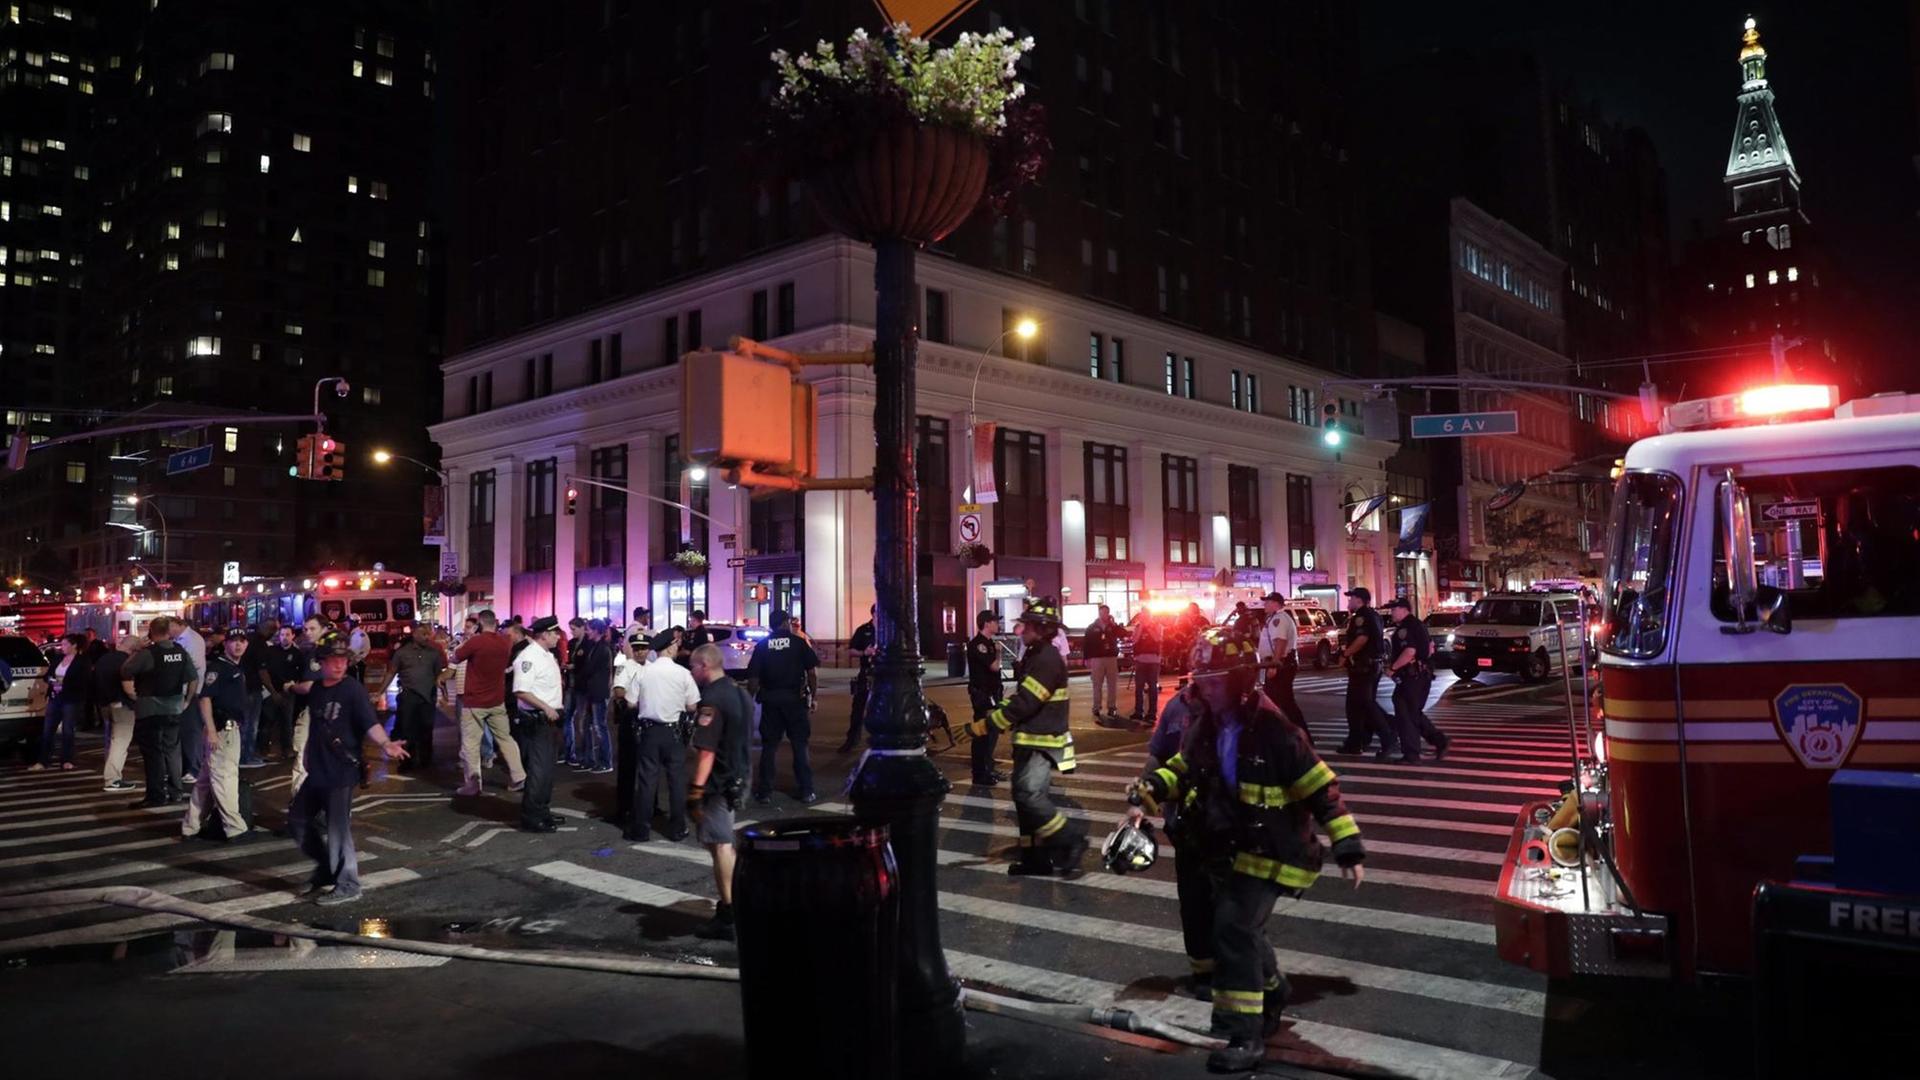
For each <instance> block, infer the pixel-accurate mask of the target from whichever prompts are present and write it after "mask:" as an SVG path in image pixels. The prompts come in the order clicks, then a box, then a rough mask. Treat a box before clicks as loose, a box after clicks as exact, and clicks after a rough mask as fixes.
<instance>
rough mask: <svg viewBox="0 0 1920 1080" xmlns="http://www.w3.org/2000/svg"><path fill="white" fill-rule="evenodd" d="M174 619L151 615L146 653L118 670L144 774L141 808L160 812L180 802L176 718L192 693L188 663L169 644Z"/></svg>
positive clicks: (190, 662) (190, 661) (176, 622)
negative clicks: (158, 808) (129, 703)
mask: <svg viewBox="0 0 1920 1080" xmlns="http://www.w3.org/2000/svg"><path fill="white" fill-rule="evenodd" d="M179 625H180V621H179V620H178V619H171V618H168V617H167V616H165V615H156V616H154V619H153V621H152V622H150V623H148V624H147V641H148V642H149V644H148V645H147V647H146V648H144V649H142V650H140V651H139V652H137V653H134V654H133V655H132V656H130V657H128V658H127V662H126V664H125V665H124V666H123V667H121V669H120V692H121V693H122V694H123V695H125V696H126V697H128V698H131V699H132V700H133V708H134V721H133V738H134V741H135V742H136V743H138V744H139V745H140V756H141V757H142V758H143V759H145V762H146V770H147V792H146V798H145V799H143V800H142V801H141V805H142V806H165V805H167V804H168V803H173V802H178V801H179V800H180V799H181V798H183V797H184V794H185V793H184V792H182V791H181V790H180V788H181V774H180V717H181V715H182V714H183V713H184V712H185V711H186V703H187V700H188V697H189V695H190V694H191V692H192V689H193V683H194V670H193V659H192V658H191V657H190V656H188V655H187V651H186V650H185V649H183V648H181V647H180V646H179V645H177V644H175V643H174V641H173V634H174V630H175V629H176V628H177V627H178V626H179Z"/></svg>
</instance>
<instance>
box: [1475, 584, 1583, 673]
mask: <svg viewBox="0 0 1920 1080" xmlns="http://www.w3.org/2000/svg"><path fill="white" fill-rule="evenodd" d="M1578 605H1579V599H1578V597H1577V596H1576V595H1575V594H1573V593H1537V592H1536V593H1496V594H1494V595H1492V596H1488V597H1486V598H1484V599H1482V600H1481V601H1480V602H1479V603H1477V604H1475V605H1473V610H1471V611H1469V612H1467V615H1466V618H1464V619H1462V620H1461V621H1460V625H1459V626H1457V627H1455V628H1454V631H1453V634H1452V638H1453V648H1452V658H1451V659H1452V667H1453V670H1454V673H1455V674H1457V675H1459V676H1460V677H1461V678H1463V679H1468V680H1471V679H1472V678H1473V677H1474V676H1475V675H1477V674H1479V673H1480V672H1483V671H1500V672H1506V673H1508V674H1514V675H1519V676H1520V677H1521V678H1523V679H1525V680H1527V681H1528V682H1538V681H1540V680H1541V679H1544V678H1546V677H1548V676H1549V675H1552V674H1554V673H1555V672H1556V671H1557V670H1559V668H1558V665H1559V663H1560V656H1561V653H1562V651H1563V650H1564V652H1565V653H1566V656H1567V659H1568V661H1569V662H1570V663H1572V664H1575V665H1577V664H1579V663H1580V662H1581V657H1582V653H1583V650H1584V648H1585V645H1586V637H1585V635H1584V634H1583V633H1581V630H1582V627H1581V626H1580V617H1579V615H1578V610H1579V606H1578Z"/></svg>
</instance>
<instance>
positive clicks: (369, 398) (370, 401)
mask: <svg viewBox="0 0 1920 1080" xmlns="http://www.w3.org/2000/svg"><path fill="white" fill-rule="evenodd" d="M360 404H362V405H378V404H380V388H379V387H377V386H363V387H361V388H360Z"/></svg>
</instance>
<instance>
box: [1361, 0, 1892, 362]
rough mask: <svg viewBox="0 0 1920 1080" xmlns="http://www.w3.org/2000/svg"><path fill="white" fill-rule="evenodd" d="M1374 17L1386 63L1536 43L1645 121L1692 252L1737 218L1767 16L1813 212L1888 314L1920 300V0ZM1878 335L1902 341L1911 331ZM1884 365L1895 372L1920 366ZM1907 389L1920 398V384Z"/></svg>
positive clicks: (1487, 8) (1386, 9)
mask: <svg viewBox="0 0 1920 1080" xmlns="http://www.w3.org/2000/svg"><path fill="white" fill-rule="evenodd" d="M1367 11H1368V12H1369V16H1370V21H1371V25H1370V26H1369V28H1368V31H1367V35H1366V36H1367V38H1368V39H1369V45H1370V49H1371V51H1372V55H1373V57H1374V58H1375V59H1376V62H1377V63H1378V64H1380V65H1381V66H1387V65H1391V64H1392V63H1394V62H1395V61H1396V60H1398V59H1399V58H1401V57H1403V56H1406V55H1408V54H1409V53H1413V52H1417V51H1420V50H1423V49H1430V48H1468V49H1472V48H1486V47H1496V48H1498V47H1508V48H1519V49H1526V50H1529V51H1531V52H1533V53H1534V54H1535V55H1536V56H1538V57H1540V58H1541V60H1542V62H1543V64H1544V66H1545V68H1546V70H1547V71H1548V72H1549V73H1550V77H1552V78H1555V79H1563V80H1565V81H1566V82H1567V83H1569V84H1570V85H1572V86H1573V87H1574V88H1575V89H1576V90H1577V92H1578V93H1579V95H1580V96H1582V97H1585V98H1587V99H1589V100H1591V101H1593V102H1595V103H1596V104H1598V105H1599V106H1600V107H1601V110H1602V112H1603V113H1604V114H1605V115H1608V116H1610V117H1612V118H1613V119H1615V120H1617V121H1619V122H1622V123H1625V124H1628V125H1634V126H1639V127H1642V128H1645V129H1646V131H1647V133H1648V134H1649V135H1650V136H1651V137H1652V139H1653V142H1654V145H1655V146H1656V147H1657V148H1658V150H1659V154H1660V162H1661V165H1662V167H1663V168H1664V170H1665V172H1666V178H1667V197H1668V200H1669V203H1670V206H1671V209H1672V222H1671V230H1672V235H1673V239H1674V243H1675V246H1676V248H1678V247H1681V246H1683V245H1684V244H1685V242H1686V241H1687V239H1689V238H1690V237H1692V236H1693V235H1694V230H1695V222H1696V221H1697V222H1699V223H1700V225H1701V226H1703V227H1704V228H1705V229H1706V230H1707V231H1708V232H1712V231H1713V230H1714V229H1715V228H1716V227H1717V225H1718V223H1719V219H1720V218H1721V217H1722V215H1723V214H1724V205H1725V204H1724V197H1723V195H1722V189H1721V186H1720V177H1721V174H1722V172H1723V171H1724V169H1725V167H1726V158H1727V147H1728V144H1729V142H1730V140H1731V139H1732V135H1733V122H1734V106H1735V101H1734V99H1735V97H1736V95H1737V94H1738V93H1739V89H1740V69H1739V64H1738V56H1739V51H1740V31H1741V23H1742V22H1743V20H1745V18H1746V17H1747V16H1748V15H1749V14H1751V15H1753V16H1754V18H1756V19H1757V20H1759V24H1760V33H1761V42H1762V44H1764V45H1765V46H1766V47H1767V53H1768V57H1767V78H1768V81H1769V82H1770V83H1771V84H1772V87H1773V91H1774V95H1775V99H1776V105H1777V110H1778V113H1779V116H1780V123H1781V126H1782V128H1783V129H1784V130H1785V132H1786V138H1787V145H1788V148H1789V149H1791V150H1792V151H1793V157H1794V164H1795V165H1796V166H1797V167H1798V169H1799V172H1800V180H1801V186H1802V192H1803V195H1804V196H1805V206H1806V210H1807V214H1808V216H1809V218H1811V219H1812V221H1813V224H1814V225H1815V226H1816V227H1817V228H1818V229H1819V230H1820V231H1821V232H1822V233H1824V234H1825V235H1826V237H1827V240H1828V243H1829V245H1830V247H1831V249H1832V250H1833V252H1834V254H1835V255H1836V256H1837V257H1838V258H1840V259H1841V260H1842V261H1843V262H1845V263H1847V264H1848V265H1849V266H1850V267H1851V268H1852V270H1851V272H1850V273H1849V277H1850V278H1851V279H1852V284H1853V285H1854V286H1855V287H1856V288H1857V289H1859V290H1860V292H1861V294H1862V295H1863V298H1864V299H1866V300H1867V301H1868V303H1869V305H1870V306H1871V308H1872V309H1873V310H1874V311H1875V312H1876V314H1877V315H1878V316H1879V318H1880V319H1882V320H1884V321H1886V322H1887V323H1889V324H1892V323H1894V322H1895V321H1896V320H1897V319H1899V318H1901V317H1904V315H1905V313H1906V310H1907V309H1908V308H1910V307H1912V306H1913V304H1914V301H1915V300H1916V299H1920V174H1917V173H1916V168H1917V166H1920V162H1916V158H1915V155H1916V154H1917V153H1920V117H1916V98H1920V74H1917V73H1916V63H1917V62H1920V55H1917V53H1920V48H1917V47H1916V42H1917V41H1920V3H1915V2H1912V0H1908V2H1900V0H1861V2H1855V0H1847V2H1844V3H1812V2H1801V3H1781V2H1775V3H1772V4H1770V5H1756V6H1742V5H1739V4H1724V3H1710V2H1709V3H1703V2H1699V0H1668V2H1665V3H1653V2H1646V0H1623V2H1616V3H1596V4H1585V5H1583V4H1541V3H1512V2H1498V3H1496V2H1485V0H1461V2H1456V3H1446V4H1435V3H1425V4H1411V3H1397V2H1396V3H1390V4H1377V5H1369V7H1368V8H1367ZM1876 336H1878V337H1880V339H1881V340H1882V341H1883V342H1888V343H1889V347H1891V343H1892V342H1905V341H1908V340H1910V337H1911V333H1910V330H1908V331H1905V332H1901V333H1898V334H1881V335H1876ZM1904 352H1905V354H1906V357H1911V355H1912V349H1911V346H1910V345H1909V346H1908V347H1907V348H1906V349H1905V350H1904ZM1880 359H1881V360H1882V362H1881V363H1877V364H1875V365H1874V366H1875V367H1878V368H1879V369H1881V371H1882V372H1884V373H1886V374H1888V375H1892V374H1893V373H1894V372H1896V371H1910V370H1911V369H1912V368H1913V365H1912V364H1911V362H1910V361H1906V360H1904V358H1903V361H1904V362H1901V363H1898V364H1897V365H1893V364H1889V363H1887V362H1885V361H1888V360H1891V359H1892V358H1891V357H1884V358H1880ZM1898 382H1899V383H1900V385H1899V386H1898V388H1900V389H1907V390H1920V380H1916V379H1915V378H1913V377H1912V376H1911V375H1908V376H1907V377H1905V378H1903V379H1899V380H1898ZM1878 388H1881V389H1891V388H1894V386H1892V385H1887V384H1883V385H1882V386H1880V387H1878Z"/></svg>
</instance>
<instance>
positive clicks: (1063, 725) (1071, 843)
mask: <svg viewBox="0 0 1920 1080" xmlns="http://www.w3.org/2000/svg"><path fill="white" fill-rule="evenodd" d="M1014 625H1015V626H1016V627H1018V628H1019V630H1020V640H1021V642H1022V643H1024V644H1025V645H1026V652H1025V653H1024V654H1023V655H1022V657H1021V663H1022V665H1023V668H1022V670H1023V671H1024V674H1023V675H1022V676H1021V678H1020V684H1019V685H1018V686H1017V687H1015V688H1014V692H1013V696H1012V697H1010V698H1008V699H1007V700H1006V701H1004V702H1002V703H1001V704H1000V705H999V706H997V707H996V708H994V709H993V710H992V711H990V712H988V713H987V715H986V716H984V717H981V718H980V719H977V720H975V721H973V722H972V723H971V724H968V725H967V730H968V732H970V733H971V734H972V735H973V737H974V738H976V739H978V738H981V737H983V736H985V735H986V734H987V733H988V732H991V731H996V730H998V731H1007V730H1011V731H1012V732H1013V806H1014V816H1015V817H1016V818H1017V819H1018V822H1019V825H1020V848H1021V852H1020V858H1019V859H1017V860H1016V861H1015V862H1014V864H1013V865H1012V866H1009V867H1008V868H1007V873H1009V874H1012V875H1014V876H1016V877H1020V876H1025V875H1038V876H1045V875H1048V874H1072V873H1074V872H1076V871H1078V870H1079V868H1080V857H1081V856H1083V855H1085V854H1086V851H1087V838H1086V834H1085V832H1084V830H1082V829H1081V827H1080V826H1079V825H1077V824H1075V823H1073V822H1071V821H1069V820H1068V819H1067V815H1065V814H1063V813H1061V812H1060V808H1059V807H1058V806H1057V805H1055V804H1054V801H1053V799H1052V798H1051V797H1050V796H1049V795H1048V793H1047V787H1048V785H1049V784H1050V783H1051V782H1052V780H1053V773H1054V770H1056V769H1057V770H1059V771H1060V772H1063V773H1067V772H1072V771H1073V769H1074V762H1073V735H1072V734H1071V733H1070V732H1069V731H1068V730H1067V662H1066V659H1065V658H1064V657H1062V656H1061V655H1060V650H1059V649H1057V648H1055V647H1054V645H1053V637H1054V635H1055V634H1057V633H1059V631H1060V609H1059V608H1058V607H1056V606H1054V604H1053V603H1052V602H1051V601H1047V600H1041V601H1037V602H1035V603H1034V604H1033V606H1031V607H1029V608H1027V610H1025V611H1023V612H1021V613H1020V618H1018V619H1016V620H1015V621H1014Z"/></svg>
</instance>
